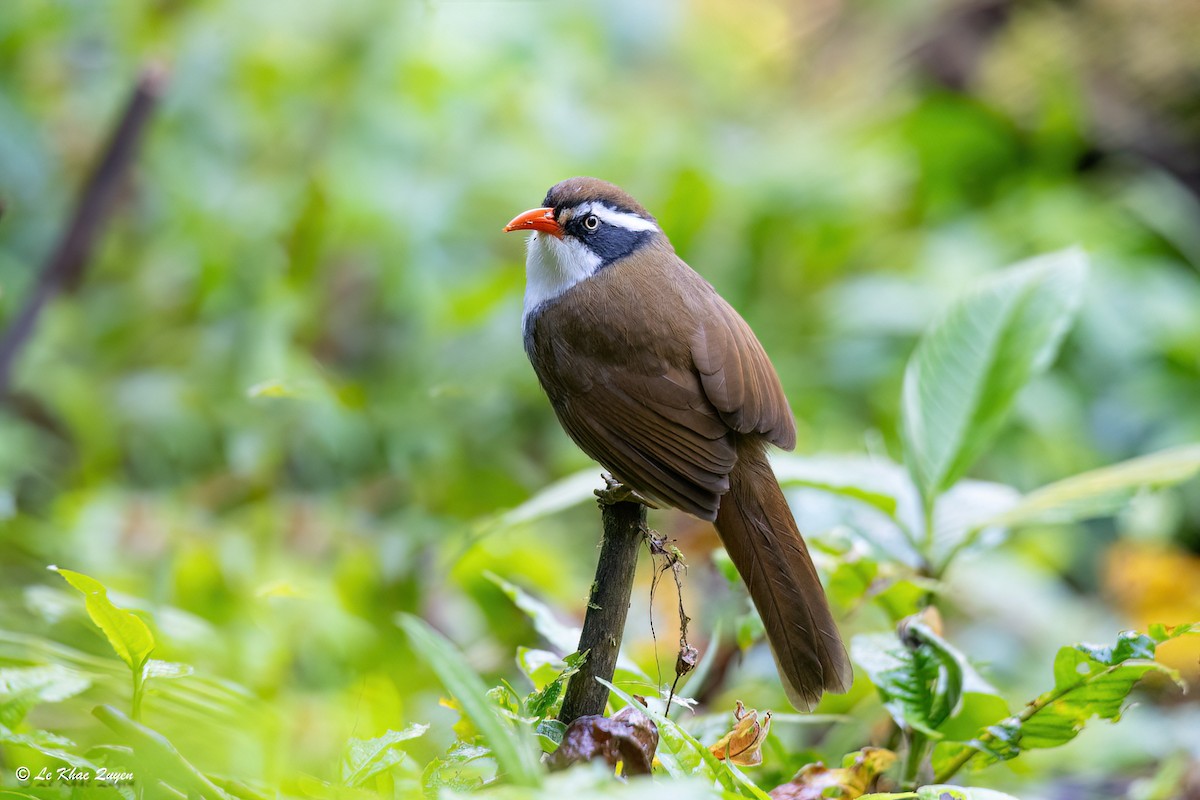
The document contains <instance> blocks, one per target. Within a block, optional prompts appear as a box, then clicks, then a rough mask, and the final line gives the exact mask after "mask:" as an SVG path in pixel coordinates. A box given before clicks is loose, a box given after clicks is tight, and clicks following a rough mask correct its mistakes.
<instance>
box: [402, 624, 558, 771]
mask: <svg viewBox="0 0 1200 800" xmlns="http://www.w3.org/2000/svg"><path fill="white" fill-rule="evenodd" d="M399 623H400V627H402V628H403V629H404V632H405V633H406V634H408V639H409V641H410V642H411V643H412V646H413V649H414V650H416V652H417V655H419V656H420V657H421V658H422V659H423V660H424V661H425V663H427V664H428V665H429V666H430V668H431V669H432V670H433V671H434V672H435V673H436V674H437V676H438V679H439V680H440V681H441V682H442V685H443V686H445V687H446V689H447V691H449V692H450V694H452V695H454V697H455V699H456V700H458V702H459V703H461V704H462V707H463V712H464V713H465V714H466V715H467V716H468V717H470V719H471V722H473V723H474V724H475V727H476V728H478V729H479V731H480V732H481V733H482V734H483V737H484V739H485V740H486V741H487V744H488V746H489V747H490V748H491V749H492V754H493V755H494V756H495V757H496V762H497V764H499V766H500V769H501V770H502V771H503V772H504V773H505V774H506V775H507V776H508V779H509V780H511V781H512V782H513V783H515V784H517V785H518V786H538V785H540V784H541V782H542V769H541V766H540V765H539V763H538V756H537V753H536V752H535V751H534V749H533V744H534V742H533V737H532V736H525V735H522V734H521V732H519V731H517V730H515V729H514V727H513V725H512V724H511V723H510V722H509V721H508V720H506V719H503V718H502V717H501V716H500V715H499V714H497V713H496V707H495V705H494V704H493V703H492V702H491V701H490V700H488V698H487V687H486V686H485V685H484V683H483V681H482V680H480V679H479V676H478V675H476V674H475V673H474V672H473V671H472V670H471V669H470V668H469V667H468V666H467V665H466V663H465V661H464V660H463V657H462V655H461V654H460V653H459V652H458V650H457V649H456V648H455V647H454V645H452V644H451V643H450V642H449V640H447V639H446V637H444V636H442V634H440V633H438V632H437V631H436V630H434V629H433V628H432V627H430V625H429V624H428V623H426V622H425V621H424V620H422V619H419V618H417V617H414V616H412V615H411V614H401V615H400V617H399Z"/></svg>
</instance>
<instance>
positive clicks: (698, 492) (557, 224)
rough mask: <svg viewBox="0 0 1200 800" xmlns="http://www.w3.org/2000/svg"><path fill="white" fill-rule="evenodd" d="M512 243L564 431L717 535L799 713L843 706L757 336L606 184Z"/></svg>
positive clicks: (540, 372)
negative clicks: (520, 256)
mask: <svg viewBox="0 0 1200 800" xmlns="http://www.w3.org/2000/svg"><path fill="white" fill-rule="evenodd" d="M504 230H505V231H532V234H531V235H530V237H529V251H528V258H527V260H526V266H525V269H526V289H525V312H524V316H523V318H522V326H523V328H524V335H525V351H526V353H528V355H529V360H530V362H531V363H532V364H533V369H534V372H536V373H537V376H538V380H540V381H541V384H542V388H544V389H545V390H546V394H547V395H549V397H550V403H551V404H552V405H553V406H554V411H555V413H556V414H557V415H558V419H559V422H561V423H562V426H563V428H565V429H566V431H567V433H568V434H569V435H570V436H571V438H572V439H574V440H575V443H576V444H578V445H579V447H580V448H582V449H583V451H584V452H585V453H587V454H588V455H589V456H591V457H592V458H594V459H595V460H596V461H598V462H600V463H601V464H602V465H603V466H604V467H605V468H606V469H608V470H609V471H610V472H611V473H612V474H613V476H614V477H615V478H616V479H617V480H619V481H620V482H621V483H623V484H625V485H626V486H627V487H629V488H630V489H632V490H634V491H635V492H636V493H637V494H638V495H641V496H642V497H643V498H645V499H647V500H649V501H650V502H652V503H654V504H663V505H669V506H674V507H675V508H679V509H682V510H683V511H686V512H688V513H689V514H694V515H695V516H697V517H700V518H701V519H705V520H710V521H714V522H715V523H716V528H717V532H718V533H719V534H720V536H721V541H722V542H723V543H724V545H725V549H726V550H727V551H728V552H729V556H730V558H731V559H732V560H733V563H734V565H735V566H736V567H737V570H738V572H739V573H740V574H741V576H742V579H743V580H744V581H745V582H746V586H747V587H748V588H749V590H750V597H751V598H752V599H753V600H754V605H755V607H757V609H758V613H759V615H760V616H761V617H762V620H763V624H764V626H765V628H766V632H767V639H768V641H769V642H770V644H771V650H772V652H773V654H774V656H775V663H776V665H777V666H778V667H779V674H780V676H781V677H782V679H783V685H784V688H785V689H786V690H787V695H788V698H789V699H790V700H791V702H792V704H793V705H794V706H796V707H797V708H799V709H804V710H810V709H812V707H813V706H815V705H816V703H817V701H818V700H820V698H821V693H822V692H823V691H831V692H844V691H846V690H847V689H848V688H849V687H850V683H851V680H852V669H851V666H850V660H849V658H847V656H846V649H845V647H844V646H843V645H842V640H841V638H840V637H839V636H838V631H837V626H836V625H835V624H834V621H833V616H832V614H831V613H830V611H829V604H828V602H827V601H826V599H825V592H824V591H823V590H822V588H821V583H820V580H819V579H818V578H817V571H816V569H815V568H814V567H813V562H812V559H811V558H810V557H809V554H808V549H807V547H805V544H804V540H803V539H802V538H801V537H800V531H799V529H798V528H797V526H796V521H795V519H793V517H792V513H791V510H790V509H789V508H788V504H787V501H786V500H785V499H784V496H783V492H782V490H781V489H780V488H779V482H778V481H777V480H776V478H775V474H774V472H772V471H771V466H770V464H769V463H768V462H767V458H766V453H765V449H766V446H767V444H774V445H777V446H779V447H782V448H784V449H786V450H790V449H792V448H793V447H795V445H796V425H795V421H794V420H793V418H792V412H791V408H789V406H788V401H787V398H786V397H784V394H783V388H782V387H781V386H780V384H779V377H778V375H776V374H775V369H774V367H773V366H772V365H771V362H770V360H769V359H768V358H767V354H766V353H765V352H764V351H763V348H762V345H761V344H759V342H758V339H757V338H755V336H754V333H753V332H752V331H751V330H750V326H748V325H747V324H746V322H745V321H744V320H743V319H742V318H741V317H740V316H739V315H738V313H737V312H736V311H734V310H733V308H732V307H731V306H730V305H729V304H728V303H727V302H725V300H724V299H722V298H721V296H720V295H718V294H717V292H716V290H715V289H713V287H712V286H710V285H709V284H708V282H707V281H705V280H704V279H703V278H701V277H700V276H699V275H698V274H696V272H694V271H693V270H692V268H691V267H689V266H688V265H687V264H685V263H684V262H683V261H682V260H681V259H680V258H679V257H678V256H677V255H676V254H675V249H674V248H673V247H672V246H671V243H670V241H668V240H667V237H666V235H665V234H664V233H663V232H662V229H661V228H660V227H659V225H658V222H657V221H656V220H655V219H654V217H652V216H651V215H650V214H649V212H647V211H646V209H644V208H642V206H641V205H640V204H638V202H637V201H636V200H634V199H633V198H632V197H630V196H629V195H628V194H626V193H625V192H624V191H622V190H621V189H619V188H618V187H616V186H614V185H612V184H611V183H606V182H605V181H601V180H598V179H596V178H571V179H569V180H565V181H563V182H561V183H559V184H556V185H555V186H553V187H551V189H550V191H549V192H548V193H547V194H546V199H545V200H543V201H542V207H541V208H535V209H532V210H531V211H526V212H525V213H524V214H521V215H519V216H517V217H516V218H515V219H513V220H512V222H510V223H508V225H507V226H505V228H504Z"/></svg>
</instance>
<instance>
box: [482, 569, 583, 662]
mask: <svg viewBox="0 0 1200 800" xmlns="http://www.w3.org/2000/svg"><path fill="white" fill-rule="evenodd" d="M483 577H485V578H487V579H488V580H489V581H491V582H492V583H494V584H496V586H498V587H499V588H500V591H502V592H504V594H506V595H507V596H508V599H510V600H512V601H513V605H515V606H516V607H517V608H519V609H521V610H522V611H524V612H525V614H526V615H528V617H529V619H531V620H532V621H533V627H534V630H536V631H537V632H538V633H539V634H541V636H542V638H543V639H545V640H546V641H547V642H549V643H550V645H551V646H553V647H554V649H555V650H557V651H558V652H559V653H560V654H566V653H573V652H574V651H575V648H576V646H578V644H579V634H580V629H579V628H576V627H574V626H571V625H567V624H565V623H562V622H560V621H559V619H558V617H557V616H556V615H555V614H554V611H553V609H551V608H550V606H548V605H546V604H545V603H543V602H542V601H541V600H539V599H537V598H536V597H534V596H533V595H531V594H529V592H526V591H525V590H524V589H522V588H521V587H520V586H517V585H516V584H515V583H509V582H508V581H506V580H504V579H503V578H501V577H500V576H499V575H496V574H495V573H492V572H485V573H483Z"/></svg>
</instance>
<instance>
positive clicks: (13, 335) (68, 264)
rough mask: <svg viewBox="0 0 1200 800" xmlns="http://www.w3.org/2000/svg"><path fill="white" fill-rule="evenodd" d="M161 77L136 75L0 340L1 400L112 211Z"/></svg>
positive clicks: (149, 72) (151, 71)
mask: <svg viewBox="0 0 1200 800" xmlns="http://www.w3.org/2000/svg"><path fill="white" fill-rule="evenodd" d="M164 78H165V75H164V72H163V70H162V69H161V68H159V67H157V66H150V67H147V68H145V69H143V70H142V72H141V74H140V75H139V76H138V81H137V84H136V85H135V87H134V90H133V94H132V95H131V96H130V98H129V102H128V103H127V104H126V106H125V111H124V113H122V114H121V118H120V120H119V121H118V123H117V126H116V128H115V130H114V131H113V133H112V136H111V137H110V138H109V142H108V147H107V149H106V150H105V151H104V154H103V156H102V157H101V158H100V161H99V163H98V164H97V165H96V168H95V170H94V171H93V172H92V174H91V176H90V177H89V178H88V180H87V183H85V184H84V185H83V188H82V189H81V190H80V192H79V197H78V199H77V200H76V203H75V212H74V214H73V215H72V217H71V220H70V222H69V223H68V224H67V227H66V229H65V230H64V231H63V233H62V236H61V237H60V238H59V240H58V243H57V244H56V245H55V247H54V249H53V250H51V251H50V254H49V256H47V258H46V260H45V262H43V264H42V268H41V271H40V272H39V273H38V277H37V283H36V284H35V285H34V287H33V290H32V292H31V293H30V295H29V297H28V299H27V300H26V301H25V305H24V306H22V308H21V310H20V312H19V313H18V314H17V316H16V318H15V319H13V321H12V322H11V323H10V324H9V326H8V329H7V330H6V331H5V332H4V336H3V338H2V339H0V397H3V396H6V395H7V394H8V392H9V387H10V385H11V382H12V373H13V367H14V365H15V363H16V360H17V356H19V355H20V353H21V349H22V348H23V347H24V345H25V343H26V341H28V339H29V337H30V335H32V333H33V331H34V328H35V327H36V326H37V320H38V317H39V316H40V315H41V312H42V309H43V308H44V307H45V305H46V303H48V302H49V301H50V300H51V299H52V298H53V297H54V296H55V295H56V294H58V293H59V292H60V291H61V290H62V289H64V288H66V287H69V286H72V285H75V284H77V283H78V282H79V280H80V279H81V278H82V277H83V271H84V268H85V267H86V266H87V263H88V259H89V257H90V256H91V253H92V250H94V249H95V245H96V242H97V241H98V240H99V238H100V233H101V231H102V230H103V228H104V223H105V222H107V220H108V218H109V216H110V215H111V213H112V210H113V207H114V205H115V201H116V197H117V193H118V191H119V190H120V188H121V185H122V183H123V179H124V177H125V175H126V173H128V171H129V168H130V166H131V165H132V163H133V159H134V156H135V155H136V153H137V148H138V143H139V142H140V140H141V138H142V134H143V132H144V130H145V128H146V123H147V121H148V120H149V119H150V115H151V113H152V112H153V111H154V107H155V105H156V104H157V101H158V97H159V94H160V93H161V91H162V86H163V82H164Z"/></svg>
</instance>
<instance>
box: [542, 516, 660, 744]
mask: <svg viewBox="0 0 1200 800" xmlns="http://www.w3.org/2000/svg"><path fill="white" fill-rule="evenodd" d="M601 514H602V516H603V518H604V538H603V540H602V541H601V542H600V560H599V561H598V562H597V564H596V578H595V580H594V581H593V582H592V591H591V593H590V595H589V597H588V607H587V613H586V614H585V615H584V618H583V633H582V634H581V635H580V637H579V651H580V652H584V651H586V652H587V660H586V661H585V662H584V664H583V667H582V668H581V669H580V670H579V672H577V673H575V674H574V675H572V676H571V678H570V680H569V681H568V683H567V693H566V696H565V697H564V698H563V704H562V710H561V711H560V712H559V714H558V718H559V719H560V720H561V721H562V722H565V723H566V724H568V725H569V724H571V722H573V721H574V720H576V719H578V718H579V717H584V716H590V715H594V714H603V713H604V707H605V706H606V705H607V704H608V688H607V687H606V686H604V685H603V684H601V683H600V682H599V681H597V680H596V679H597V678H603V679H604V680H606V681H609V682H611V681H612V679H613V673H614V672H615V671H616V668H617V654H618V653H619V652H620V650H621V639H622V637H623V636H624V635H625V618H626V617H627V616H628V614H629V598H630V595H632V593H633V576H634V573H635V572H636V571H637V561H638V550H639V549H641V546H642V537H643V536H645V534H646V507H645V506H644V505H642V504H641V503H636V502H621V503H613V504H612V505H606V504H603V503H602V504H601Z"/></svg>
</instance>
